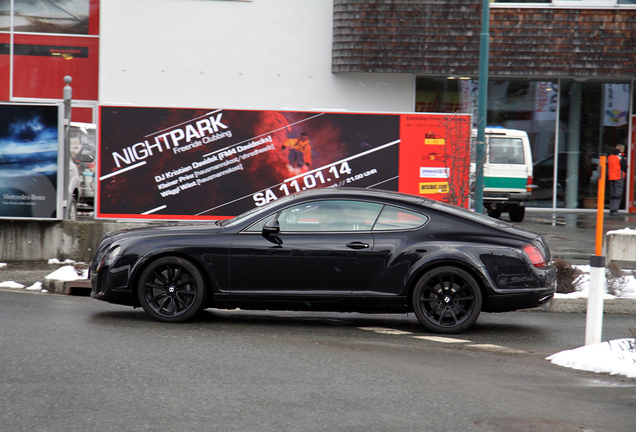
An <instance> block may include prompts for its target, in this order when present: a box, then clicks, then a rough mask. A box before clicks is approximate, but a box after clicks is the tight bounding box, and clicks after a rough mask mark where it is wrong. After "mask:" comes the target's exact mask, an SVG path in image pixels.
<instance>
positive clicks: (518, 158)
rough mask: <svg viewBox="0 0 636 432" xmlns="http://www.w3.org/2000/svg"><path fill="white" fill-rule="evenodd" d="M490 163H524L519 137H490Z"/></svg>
mask: <svg viewBox="0 0 636 432" xmlns="http://www.w3.org/2000/svg"><path fill="white" fill-rule="evenodd" d="M488 157H489V161H490V163H498V164H515V165H517V164H519V165H523V164H525V158H524V155H523V142H522V141H521V138H505V137H490V148H489V150H488Z"/></svg>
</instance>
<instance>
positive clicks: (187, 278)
mask: <svg viewBox="0 0 636 432" xmlns="http://www.w3.org/2000/svg"><path fill="white" fill-rule="evenodd" d="M137 295H138V297H139V302H140V303H141V306H142V307H143V308H144V311H146V313H147V314H148V315H150V316H151V317H152V318H154V319H156V320H157V321H162V322H173V323H176V322H183V321H187V320H189V319H191V318H192V317H194V316H195V315H197V314H198V313H199V312H201V310H202V309H203V305H204V300H205V284H204V281H203V277H202V276H201V273H200V272H199V271H198V270H197V268H196V267H195V266H194V265H193V264H192V263H191V262H189V261H187V260H185V259H183V258H179V257H163V258H159V259H157V260H155V261H153V262H151V263H150V264H149V265H148V267H146V268H145V270H144V271H143V272H142V274H141V277H140V278H139V285H138V287H137Z"/></svg>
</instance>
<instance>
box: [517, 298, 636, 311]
mask: <svg viewBox="0 0 636 432" xmlns="http://www.w3.org/2000/svg"><path fill="white" fill-rule="evenodd" d="M524 310H527V311H534V312H537V311H538V312H554V313H586V312H587V298H574V299H563V298H553V299H552V300H550V301H549V302H548V303H546V304H545V305H543V306H541V307H538V308H534V309H524ZM603 313H606V314H613V315H636V299H626V298H621V299H616V298H613V299H605V300H604V301H603Z"/></svg>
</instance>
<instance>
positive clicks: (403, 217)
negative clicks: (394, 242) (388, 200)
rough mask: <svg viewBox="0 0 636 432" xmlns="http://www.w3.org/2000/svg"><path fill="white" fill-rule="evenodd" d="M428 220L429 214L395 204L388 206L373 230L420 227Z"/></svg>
mask: <svg viewBox="0 0 636 432" xmlns="http://www.w3.org/2000/svg"><path fill="white" fill-rule="evenodd" d="M426 222H428V216H425V215H423V214H420V213H416V212H413V211H410V210H405V209H401V208H397V207H393V206H386V207H384V210H382V214H380V218H379V219H378V222H377V223H376V224H375V226H374V227H373V231H393V230H407V229H414V228H419V227H421V226H422V225H424V224H425V223H426Z"/></svg>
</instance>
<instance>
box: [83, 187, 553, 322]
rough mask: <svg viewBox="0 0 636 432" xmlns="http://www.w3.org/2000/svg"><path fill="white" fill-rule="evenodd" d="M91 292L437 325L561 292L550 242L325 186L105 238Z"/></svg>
mask: <svg viewBox="0 0 636 432" xmlns="http://www.w3.org/2000/svg"><path fill="white" fill-rule="evenodd" d="M90 278H91V281H92V296H93V297H94V298H96V299H99V300H105V301H107V302H111V303H117V304H124V305H131V306H135V307H138V306H141V307H143V309H144V310H145V311H146V313H147V314H148V315H150V316H151V317H152V318H154V319H156V320H159V321H163V322H182V321H186V320H189V319H191V318H193V317H195V316H196V315H197V314H198V313H199V312H201V311H202V310H203V309H205V308H217V309H235V308H240V309H258V310H297V311H302V310H311V311H340V312H373V313H381V312H386V313H407V312H415V314H416V316H417V318H418V319H419V321H420V322H421V323H422V324H423V325H424V326H425V327H426V328H427V329H429V330H431V331H434V332H438V333H457V332H460V331H463V330H465V329H467V328H468V327H470V326H471V325H472V324H473V323H474V322H475V320H476V319H477V317H478V316H479V314H480V313H481V312H482V311H484V312H505V311H514V310H517V309H523V308H532V307H536V306H540V305H541V304H543V303H545V302H547V301H548V300H550V299H551V298H552V296H553V294H554V292H555V290H556V278H555V268H554V266H552V265H550V252H549V248H548V244H547V242H546V240H545V239H544V238H543V237H542V236H540V235H538V234H535V233H532V232H529V231H526V230H523V229H520V228H517V227H515V226H513V225H510V224H508V223H505V222H502V221H500V220H497V219H492V218H489V217H487V216H484V215H480V214H476V213H474V212H471V211H468V210H464V209H461V208H458V207H454V206H450V205H447V204H444V203H441V202H439V201H434V200H430V199H426V198H423V197H418V196H413V195H405V194H400V193H396V192H387V191H380V190H374V189H352V188H326V189H314V190H310V191H306V192H301V193H297V194H293V195H289V196H287V197H285V198H281V199H278V200H276V201H274V202H272V203H270V204H267V205H264V206H262V207H257V208H255V209H253V210H251V211H249V212H247V213H244V214H242V215H240V216H237V217H235V218H233V219H228V220H222V221H217V222H206V223H189V224H167V225H161V226H159V225H157V226H151V227H145V228H135V229H128V230H122V231H116V232H112V233H109V234H107V235H106V236H105V237H104V238H103V240H102V242H101V244H100V246H99V249H98V250H97V253H96V256H95V259H94V260H93V262H92V264H91V267H90Z"/></svg>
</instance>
